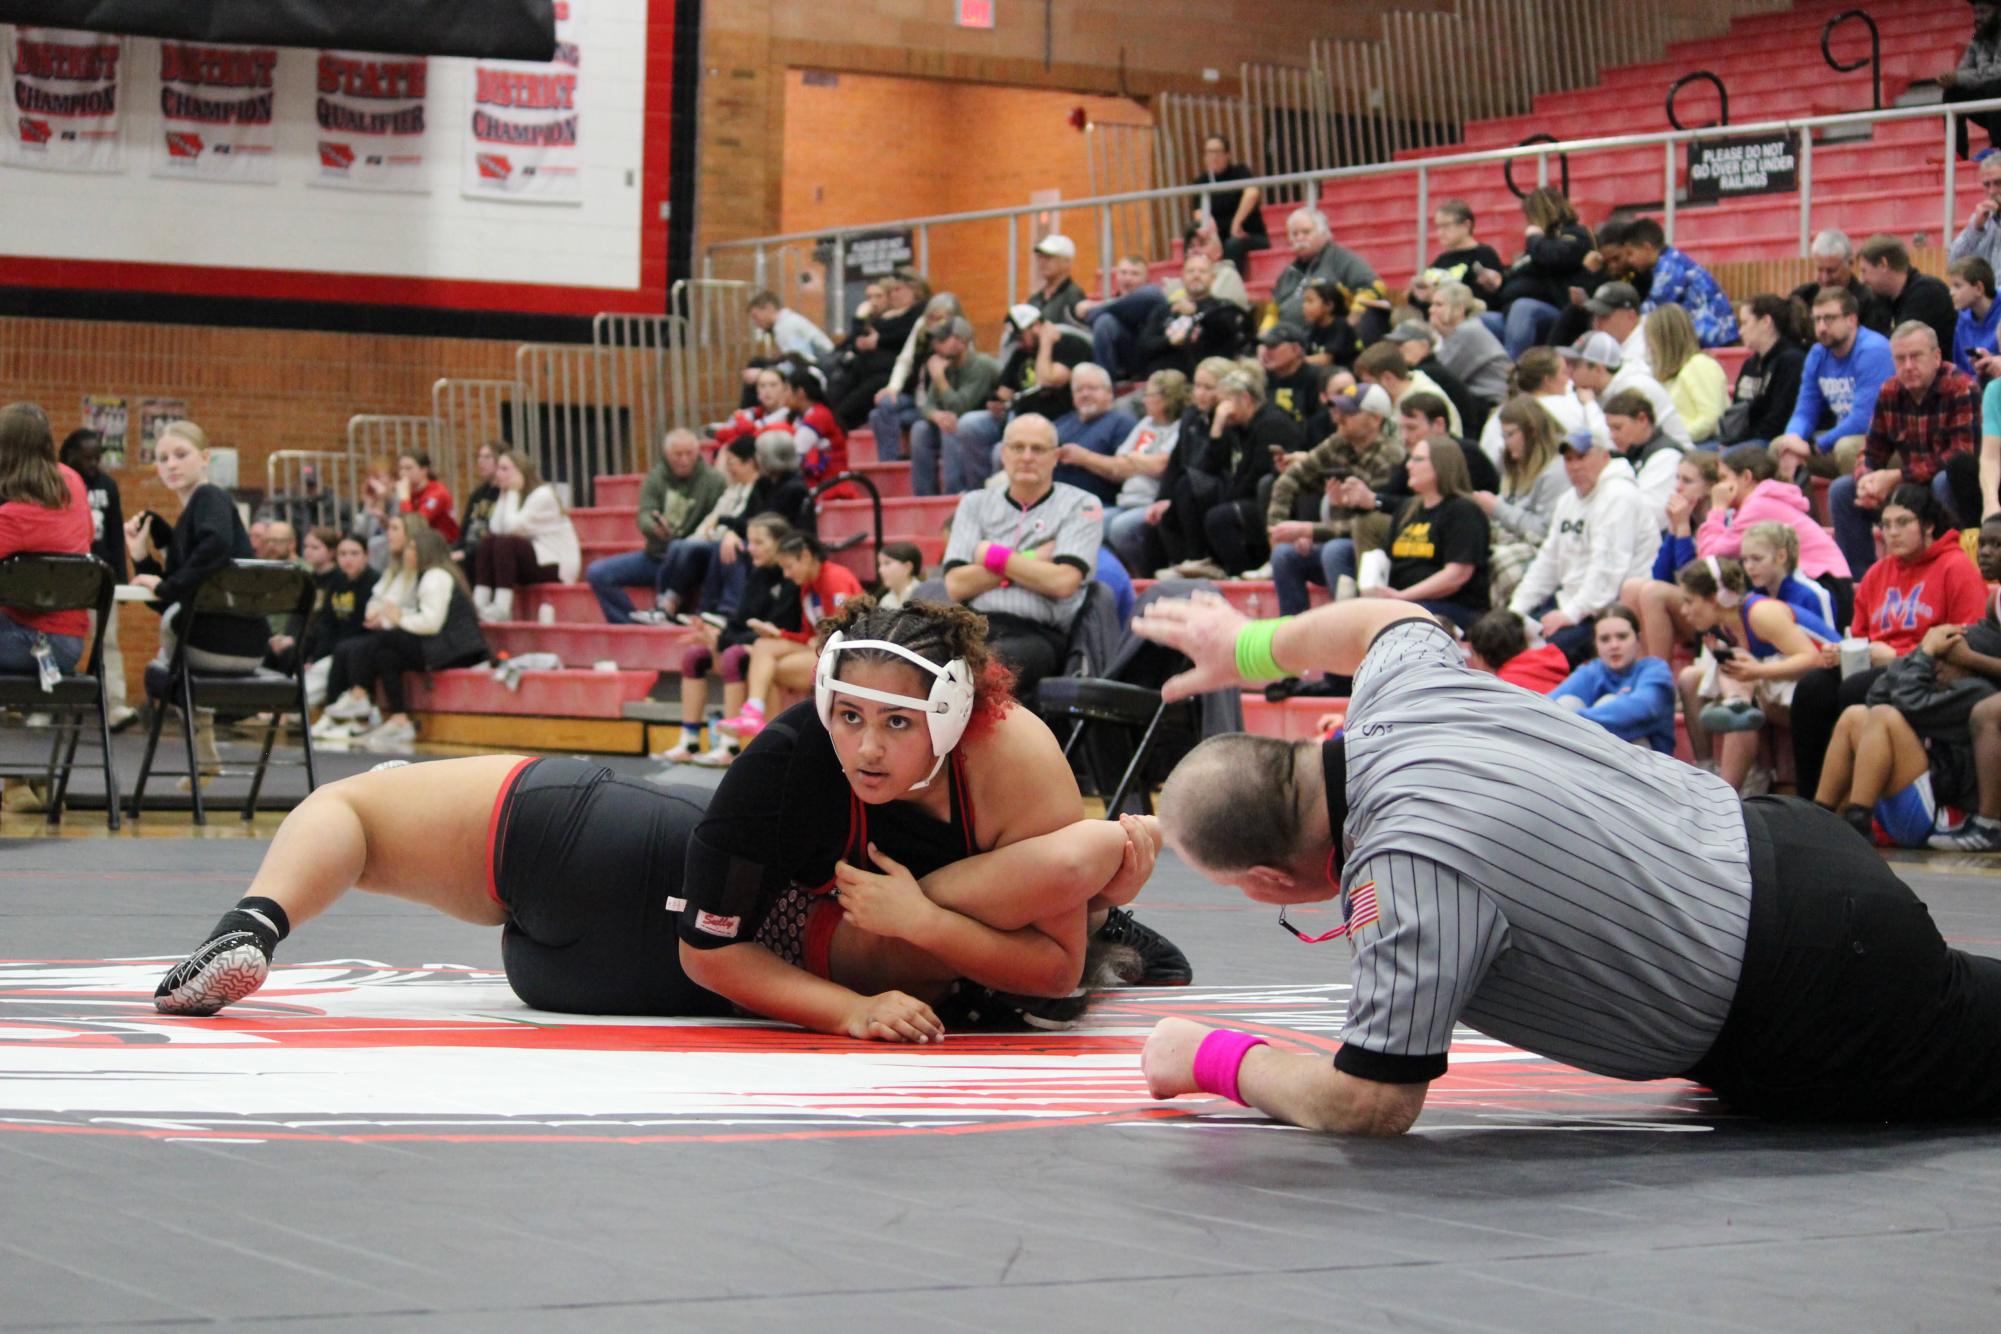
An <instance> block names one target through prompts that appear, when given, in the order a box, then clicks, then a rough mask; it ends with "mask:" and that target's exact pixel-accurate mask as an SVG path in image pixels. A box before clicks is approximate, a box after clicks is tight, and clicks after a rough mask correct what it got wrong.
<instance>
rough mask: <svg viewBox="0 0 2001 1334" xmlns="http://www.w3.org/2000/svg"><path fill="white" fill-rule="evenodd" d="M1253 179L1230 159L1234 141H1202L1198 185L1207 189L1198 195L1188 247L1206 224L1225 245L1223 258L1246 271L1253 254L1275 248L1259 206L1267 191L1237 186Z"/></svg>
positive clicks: (1186, 238)
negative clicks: (1248, 260) (1247, 260)
mask: <svg viewBox="0 0 2001 1334" xmlns="http://www.w3.org/2000/svg"><path fill="white" fill-rule="evenodd" d="M1250 179H1251V169H1250V168H1249V167H1246V166H1245V165H1243V164H1242V163H1241V162H1232V161H1231V160H1230V141H1229V140H1228V139H1227V138H1225V137H1224V136H1223V135H1220V134H1212V135H1210V136H1209V137H1208V138H1207V139H1204V140H1203V141H1202V175H1201V176H1199V177H1197V178H1196V180H1195V184H1196V185H1200V186H1205V187H1207V188H1206V189H1204V190H1203V192H1202V193H1201V194H1199V195H1197V196H1195V214H1194V216H1193V218H1191V219H1190V221H1189V224H1188V230H1187V231H1186V232H1185V233H1184V234H1183V236H1182V244H1183V246H1184V248H1186V246H1187V245H1188V244H1189V243H1190V242H1192V241H1194V239H1195V238H1196V236H1197V235H1198V234H1199V233H1200V232H1201V231H1202V230H1203V227H1204V224H1205V223H1206V224H1207V225H1208V226H1209V227H1210V228H1212V229H1213V230H1214V231H1215V233H1216V235H1217V237H1218V238H1219V239H1220V240H1221V241H1222V244H1223V257H1224V258H1225V259H1227V260H1229V261H1230V262H1231V263H1232V264H1235V265H1236V266H1237V267H1238V268H1242V267H1243V265H1244V260H1245V258H1246V257H1247V256H1249V255H1250V254H1251V253H1252V252H1254V251H1258V250H1263V249H1265V248H1267V247H1268V246H1270V245H1271V234H1270V233H1269V232H1267V231H1266V230H1265V218H1264V213H1263V211H1262V210H1261V209H1260V208H1259V205H1260V204H1262V203H1263V202H1264V192H1263V191H1262V190H1260V189H1259V188H1258V187H1257V186H1255V185H1235V184H1234V182H1237V181H1248V180H1250Z"/></svg>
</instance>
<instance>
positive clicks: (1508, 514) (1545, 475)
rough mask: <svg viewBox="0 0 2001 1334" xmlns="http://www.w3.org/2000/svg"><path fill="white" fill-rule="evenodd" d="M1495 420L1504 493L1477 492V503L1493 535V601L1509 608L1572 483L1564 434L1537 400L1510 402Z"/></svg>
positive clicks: (1528, 396)
mask: <svg viewBox="0 0 2001 1334" xmlns="http://www.w3.org/2000/svg"><path fill="white" fill-rule="evenodd" d="M1494 415H1495V416H1496V417H1497V418H1498V419H1499V420H1500V423H1501V491H1500V494H1499V495H1496V494H1495V493H1494V492H1492V491H1475V492H1473V494H1472V499H1473V503H1474V504H1476V505H1478V506H1479V507H1480V509H1481V510H1482V511H1483V512H1484V513H1485V514H1486V516H1487V521H1488V523H1489V524H1490V525H1491V526H1492V529H1493V540H1494V545H1493V550H1492V552H1491V553H1490V554H1489V559H1490V561H1491V564H1490V565H1489V568H1488V582H1489V586H1490V592H1491V595H1492V598H1493V600H1494V601H1495V602H1498V603H1501V604H1503V605H1505V604H1506V602H1507V600H1508V595H1509V594H1511V593H1513V592H1514V591H1515V585H1516V584H1518V583H1520V582H1521V580H1522V575H1523V574H1525V573H1526V572H1527V571H1528V568H1529V562H1531V561H1533V560H1534V559H1535V553H1536V552H1537V551H1538V550H1539V549H1540V548H1541V547H1542V540H1543V538H1545V537H1547V536H1548V535H1549V520H1550V516H1551V515H1552V514H1554V513H1555V512H1556V502H1557V501H1558V500H1560V499H1562V498H1563V493H1564V492H1566V491H1568V490H1569V489H1570V477H1569V474H1567V473H1565V472H1564V470H1563V453H1562V451H1561V450H1560V449H1558V448H1557V446H1558V445H1559V444H1561V443H1562V440H1563V428H1562V426H1561V425H1559V424H1558V422H1557V420H1556V418H1555V417H1552V416H1551V415H1550V413H1549V409H1547V408H1545V407H1543V406H1542V403H1541V401H1540V400H1538V399H1537V398H1536V397H1535V396H1534V395H1533V394H1524V395H1522V396H1520V397H1518V398H1512V399H1509V400H1508V401H1507V402H1506V403H1503V404H1502V405H1501V410H1500V411H1499V412H1497V413H1495V414H1494Z"/></svg>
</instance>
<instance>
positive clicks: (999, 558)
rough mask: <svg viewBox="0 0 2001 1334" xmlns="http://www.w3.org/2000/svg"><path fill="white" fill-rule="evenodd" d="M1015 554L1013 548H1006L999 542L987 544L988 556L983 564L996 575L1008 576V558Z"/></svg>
mask: <svg viewBox="0 0 2001 1334" xmlns="http://www.w3.org/2000/svg"><path fill="white" fill-rule="evenodd" d="M1013 554H1014V548H1013V547H1004V546H1002V545H1001V544H1000V543H998V542H989V543H987V555H986V560H985V561H984V562H983V564H985V565H986V567H987V568H988V569H989V570H992V571H993V572H994V573H995V574H998V575H1000V576H1002V577H1003V578H1005V577H1006V576H1007V558H1008V557H1009V556H1012V555H1013Z"/></svg>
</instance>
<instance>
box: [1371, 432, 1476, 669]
mask: <svg viewBox="0 0 2001 1334" xmlns="http://www.w3.org/2000/svg"><path fill="white" fill-rule="evenodd" d="M1405 472H1406V475H1407V477H1408V479H1409V486H1410V499H1409V500H1407V501H1405V502H1404V505H1403V507H1402V508H1401V509H1400V510H1398V511H1397V515H1396V518H1395V519H1394V520H1393V521H1392V522H1391V525H1390V536H1389V553H1390V563H1389V580H1388V582H1387V583H1385V584H1381V585H1378V586H1375V587H1363V588H1362V589H1361V593H1362V596H1363V597H1379V598H1397V599H1400V600H1402V601H1405V602H1415V603H1417V604H1418V605H1419V606H1421V607H1423V608H1424V609H1425V610H1426V611H1428V612H1430V613H1432V615H1434V616H1443V617H1445V618H1447V619H1448V620H1450V621H1451V622H1452V623H1453V624H1454V625H1457V626H1459V627H1460V628H1461V629H1462V630H1463V629H1464V628H1465V627H1467V626H1468V625H1471V624H1472V623H1473V622H1474V621H1475V620H1476V619H1478V618H1479V617H1480V615H1481V614H1482V613H1484V612H1485V611H1486V610H1487V608H1488V605H1489V604H1488V598H1487V558H1488V550H1489V548H1490V547H1491V546H1492V543H1493V534H1492V531H1491V530H1490V528H1489V527H1488V524H1487V516H1486V514H1485V513H1484V512H1483V511H1482V510H1481V508H1480V506H1479V505H1477V504H1475V503H1474V501H1473V498H1472V491H1473V485H1472V482H1471V480H1470V479H1469V478H1468V477H1467V475H1466V455H1465V452H1464V451H1463V450H1462V449H1461V448H1460V446H1459V442H1458V441H1456V440H1453V439H1450V438H1449V437H1446V436H1433V437H1432V438H1430V439H1429V440H1420V441H1418V442H1417V444H1416V445H1415V446H1414V447H1412V448H1411V450H1410V452H1409V453H1408V455H1406V458H1405Z"/></svg>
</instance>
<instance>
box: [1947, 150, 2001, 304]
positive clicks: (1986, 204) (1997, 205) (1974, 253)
mask: <svg viewBox="0 0 2001 1334" xmlns="http://www.w3.org/2000/svg"><path fill="white" fill-rule="evenodd" d="M1960 125H1961V132H1962V133H1964V127H1965V122H1964V121H1961V122H1960ZM1980 189H1981V196H1980V202H1979V203H1978V204H1975V205H1974V206H1973V215H1972V216H1971V217H1969V218H1968V219H1967V220H1966V226H1965V228H1964V229H1962V230H1961V231H1960V233H1959V235H1958V236H1956V237H1954V238H1953V241H1952V249H1951V250H1949V251H1947V252H1946V259H1947V260H1948V261H1949V262H1957V261H1959V260H1962V259H1984V260H1986V261H1987V267H1988V270H1989V271H1990V272H1991V271H1993V269H1994V268H1995V267H1996V266H1997V265H2001V225H1997V224H1996V223H1995V221H1994V216H1995V214H1996V213H1997V212H2001V153H1997V152H1995V151H1994V150H1993V149H1992V148H1989V149H1986V150H1985V151H1983V152H1982V153H1981V154H1980Z"/></svg>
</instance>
